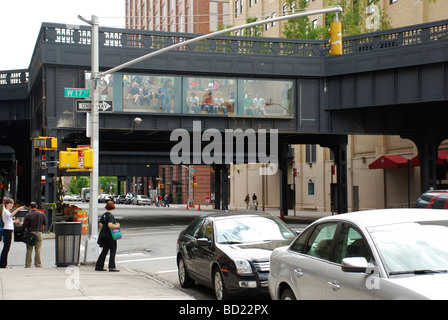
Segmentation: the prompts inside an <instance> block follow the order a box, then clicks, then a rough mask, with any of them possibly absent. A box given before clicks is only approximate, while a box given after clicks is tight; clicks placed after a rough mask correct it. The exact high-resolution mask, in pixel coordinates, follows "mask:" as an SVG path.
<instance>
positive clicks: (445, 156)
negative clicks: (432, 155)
mask: <svg viewBox="0 0 448 320" xmlns="http://www.w3.org/2000/svg"><path fill="white" fill-rule="evenodd" d="M442 164H448V152H446V151H443V150H439V151H438V152H437V160H436V165H437V166H438V165H442ZM411 165H412V166H414V167H417V166H419V165H420V159H419V158H418V155H417V156H415V157H414V158H412V159H411Z"/></svg>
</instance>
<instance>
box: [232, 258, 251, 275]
mask: <svg viewBox="0 0 448 320" xmlns="http://www.w3.org/2000/svg"><path fill="white" fill-rule="evenodd" d="M235 265H236V272H238V273H239V274H248V273H252V267H251V266H250V263H249V261H247V260H246V259H235Z"/></svg>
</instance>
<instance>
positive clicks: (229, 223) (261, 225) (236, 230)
mask: <svg viewBox="0 0 448 320" xmlns="http://www.w3.org/2000/svg"><path fill="white" fill-rule="evenodd" d="M216 235H217V239H218V243H221V244H236V243H251V242H262V241H272V240H285V239H293V238H294V237H295V234H294V232H292V231H291V230H290V229H288V228H287V227H286V226H285V225H284V224H283V223H282V222H280V221H275V220H272V219H268V218H263V217H237V218H232V219H223V220H218V221H217V222H216Z"/></svg>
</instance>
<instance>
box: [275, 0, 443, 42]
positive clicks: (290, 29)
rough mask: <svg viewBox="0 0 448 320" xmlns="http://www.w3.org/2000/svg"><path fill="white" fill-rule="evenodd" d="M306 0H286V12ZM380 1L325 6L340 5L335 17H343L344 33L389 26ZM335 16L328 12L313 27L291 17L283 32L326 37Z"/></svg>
mask: <svg viewBox="0 0 448 320" xmlns="http://www.w3.org/2000/svg"><path fill="white" fill-rule="evenodd" d="M425 1H426V0H425ZM429 1H434V0H429ZM307 2H308V1H307V0H285V4H286V6H287V10H288V11H289V12H293V11H294V12H297V11H298V10H303V9H306V8H307V6H308V4H307ZM379 4H380V0H357V1H351V0H328V1H327V5H328V6H336V5H339V6H341V7H342V9H343V14H340V13H339V14H338V19H339V20H340V21H342V32H343V34H344V36H350V35H356V34H361V33H366V32H372V31H377V30H386V29H390V28H391V23H390V18H389V17H388V16H387V15H386V14H385V13H384V11H383V10H381V8H380V6H379ZM369 6H372V7H373V8H375V11H374V14H372V13H368V10H367V8H368V7H369ZM335 19H336V13H329V14H327V15H326V16H325V24H326V25H324V26H318V27H313V25H312V22H311V21H310V20H309V19H308V18H307V17H302V18H296V19H290V20H288V21H287V22H286V23H285V25H284V31H283V35H284V36H285V37H286V38H296V39H329V34H328V26H329V24H330V23H331V22H332V21H335Z"/></svg>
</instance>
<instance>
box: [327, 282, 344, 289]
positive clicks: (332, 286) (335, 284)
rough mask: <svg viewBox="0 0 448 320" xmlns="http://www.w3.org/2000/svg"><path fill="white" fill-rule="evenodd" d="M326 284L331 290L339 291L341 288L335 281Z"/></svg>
mask: <svg viewBox="0 0 448 320" xmlns="http://www.w3.org/2000/svg"><path fill="white" fill-rule="evenodd" d="M327 283H328V285H329V286H330V288H332V289H333V290H339V289H340V288H341V286H340V285H339V284H338V283H337V282H336V281H332V280H330V281H328V282H327Z"/></svg>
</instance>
